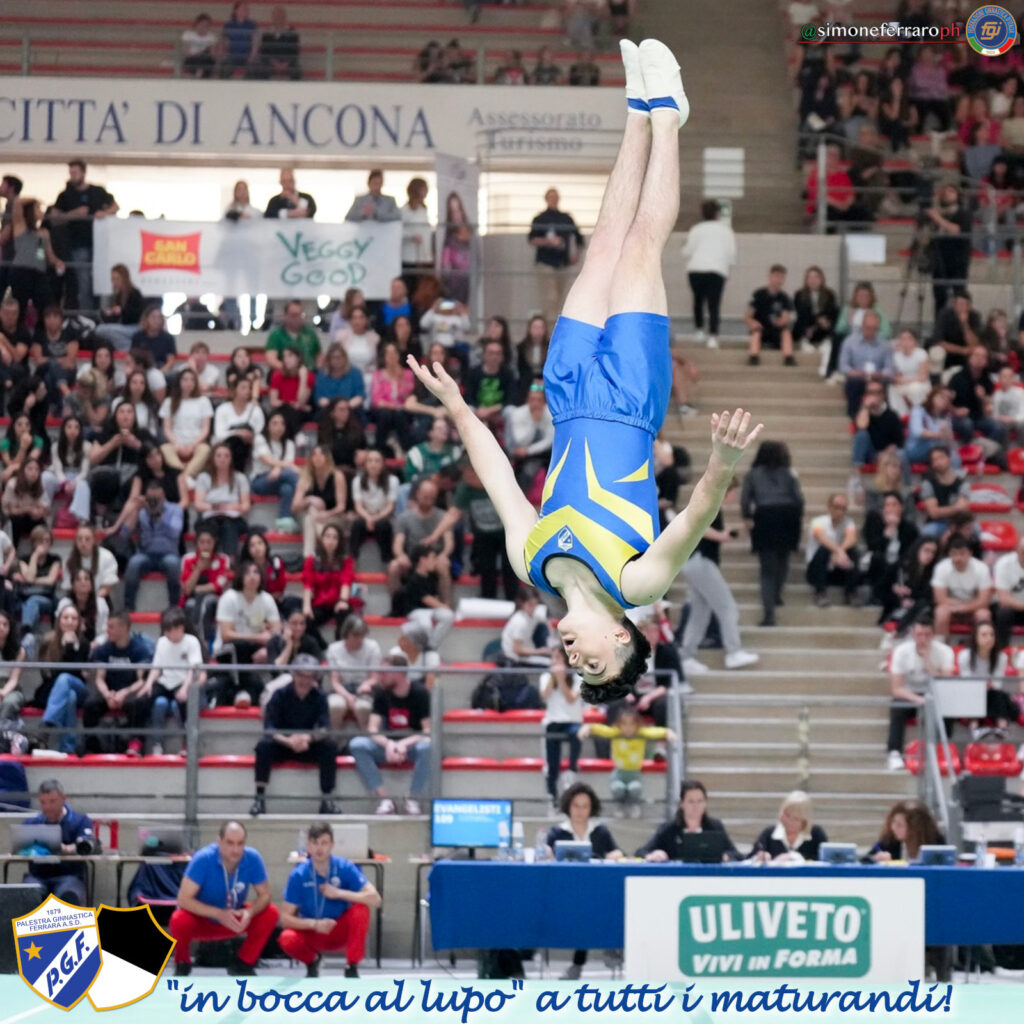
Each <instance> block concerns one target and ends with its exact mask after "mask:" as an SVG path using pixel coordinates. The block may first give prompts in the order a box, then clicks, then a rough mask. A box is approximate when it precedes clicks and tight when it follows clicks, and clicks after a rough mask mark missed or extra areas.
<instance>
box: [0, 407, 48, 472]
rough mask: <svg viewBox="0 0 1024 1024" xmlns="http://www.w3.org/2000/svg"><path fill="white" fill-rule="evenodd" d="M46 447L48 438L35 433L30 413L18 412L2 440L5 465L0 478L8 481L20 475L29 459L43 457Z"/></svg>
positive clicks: (0, 445) (1, 451) (1, 452)
mask: <svg viewBox="0 0 1024 1024" xmlns="http://www.w3.org/2000/svg"><path fill="white" fill-rule="evenodd" d="M45 447H46V439H45V438H44V437H42V436H40V435H39V434H36V433H34V431H33V430H32V421H31V420H30V419H29V416H28V414H27V413H23V412H22V413H18V415H17V416H15V417H13V418H12V420H11V422H10V424H9V426H8V427H7V433H6V434H5V436H4V438H3V440H2V441H0V459H2V460H3V466H4V468H3V473H2V474H0V480H2V481H3V482H4V483H7V481H9V480H11V479H13V478H14V477H16V476H17V475H18V473H19V472H20V471H21V467H22V466H23V465H24V464H25V463H26V462H27V461H28V460H29V459H41V458H42V455H43V451H44V449H45Z"/></svg>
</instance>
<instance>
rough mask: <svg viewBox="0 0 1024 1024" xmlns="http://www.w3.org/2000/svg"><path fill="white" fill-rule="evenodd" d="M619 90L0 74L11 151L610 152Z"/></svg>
mask: <svg viewBox="0 0 1024 1024" xmlns="http://www.w3.org/2000/svg"><path fill="white" fill-rule="evenodd" d="M625 114H626V104H625V103H624V102H623V97H622V90H621V89H618V88H604V89H602V88H574V89H568V88H566V87H565V86H531V87H530V88H528V89H523V88H521V87H515V86H500V85H489V86H486V87H475V86H471V85H419V84H417V85H402V84H385V83H380V82H374V83H368V84H363V83H352V82H345V83H325V82H302V83H301V84H295V85H293V84H292V83H281V82H203V81H196V80H194V79H174V80H170V81H165V80H162V79H140V80H132V81H125V80H124V79H118V80H116V81H114V80H110V79H102V78H76V79H74V81H73V83H72V81H71V80H70V79H67V78H36V77H34V76H32V77H18V78H0V146H2V147H3V152H4V156H5V158H7V159H10V158H11V157H15V156H32V157H36V156H46V157H51V158H53V159H58V158H62V157H63V158H70V157H72V156H78V157H97V158H98V157H103V158H108V159H109V158H111V157H114V158H116V159H124V158H126V157H139V156H153V155H157V156H165V157H177V156H189V155H200V154H201V155H203V156H219V157H226V158H237V157H250V158H251V157H254V156H255V157H263V158H264V159H266V160H268V161H273V162H274V163H277V162H280V161H282V160H287V159H289V158H293V157H314V158H316V157H320V158H334V159H337V158H338V157H346V156H360V157H366V158H371V157H372V158H373V159H374V160H375V161H376V160H380V159H382V158H383V159H387V158H389V157H399V156H401V157H412V158H420V159H432V158H433V156H434V154H435V153H438V152H444V153H452V154H454V155H456V156H463V157H467V158H473V157H476V156H477V155H479V154H483V153H486V154H487V155H488V156H490V157H491V159H492V160H494V159H500V157H501V156H502V155H508V156H509V157H510V158H519V159H520V160H521V159H522V158H523V157H530V156H535V157H543V158H545V159H547V160H552V159H555V160H557V159H560V158H564V159H565V161H566V162H567V163H572V162H574V161H578V160H580V159H591V160H593V159H597V160H600V161H601V162H602V163H608V162H610V159H611V155H610V152H609V149H608V140H607V138H606V137H604V138H602V136H603V135H605V134H606V133H607V132H609V131H612V130H614V131H619V130H621V128H622V125H623V124H624V123H625Z"/></svg>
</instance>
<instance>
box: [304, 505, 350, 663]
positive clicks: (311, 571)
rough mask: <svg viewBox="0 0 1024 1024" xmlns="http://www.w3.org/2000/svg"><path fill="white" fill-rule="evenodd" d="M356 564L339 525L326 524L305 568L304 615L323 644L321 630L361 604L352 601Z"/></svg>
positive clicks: (322, 645) (306, 561)
mask: <svg viewBox="0 0 1024 1024" xmlns="http://www.w3.org/2000/svg"><path fill="white" fill-rule="evenodd" d="M355 575H356V571H355V562H354V561H353V559H352V556H351V555H349V554H348V552H347V551H346V550H345V535H344V534H343V533H342V530H341V527H340V526H339V525H338V524H337V523H327V525H326V526H324V528H323V530H322V531H321V533H320V536H319V537H318V538H317V541H316V547H315V549H314V552H313V554H312V555H310V556H309V557H308V558H306V559H305V561H304V562H303V565H302V611H303V613H304V614H305V616H306V619H307V622H308V623H309V626H310V629H311V631H312V632H313V633H314V634H315V635H316V638H317V639H318V640H319V641H320V646H321V648H323V647H326V646H327V645H326V644H325V643H324V642H323V636H322V634H321V633H320V627H321V626H323V625H326V624H327V623H328V622H331V621H336V622H339V623H340V622H342V621H344V619H345V618H346V617H347V616H348V614H349V613H350V612H351V611H352V610H353V609H354V608H355V610H358V607H359V606H360V605H361V603H362V602H356V601H355V599H354V598H353V597H352V584H353V583H354V582H355Z"/></svg>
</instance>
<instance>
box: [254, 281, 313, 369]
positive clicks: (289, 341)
mask: <svg viewBox="0 0 1024 1024" xmlns="http://www.w3.org/2000/svg"><path fill="white" fill-rule="evenodd" d="M288 348H294V349H295V350H296V351H297V352H298V354H299V357H300V358H301V360H302V363H303V364H304V365H305V367H306V369H307V370H315V369H316V368H317V367H318V366H319V365H320V363H321V357H320V338H319V336H318V334H317V331H316V330H315V329H314V328H313V327H311V326H310V325H309V324H307V323H306V314H305V313H304V312H303V311H302V303H301V302H299V300H298V299H292V300H291V301H290V302H287V303H285V307H284V317H283V318H282V320H281V323H280V324H279V325H278V326H277V327H275V328H274V329H273V330H272V331H271V332H270V334H269V336H268V337H267V346H266V351H265V354H264V355H265V358H266V361H267V366H268V368H269V370H270V371H273V370H280V369H282V368H283V366H284V353H285V350H286V349H288ZM271 376H273V373H271Z"/></svg>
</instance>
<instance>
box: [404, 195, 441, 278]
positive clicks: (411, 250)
mask: <svg viewBox="0 0 1024 1024" xmlns="http://www.w3.org/2000/svg"><path fill="white" fill-rule="evenodd" d="M427 192H428V186H427V183H426V181H424V180H423V178H413V179H411V180H410V182H409V184H408V185H407V186H406V188H405V194H406V198H407V200H408V201H407V202H406V204H405V206H403V207H402V209H401V210H400V211H399V214H400V215H401V218H402V277H403V278H404V280H405V286H406V289H407V290H408V292H409V293H410V294H411V293H412V292H414V291H415V290H416V284H417V283H418V281H419V278H420V277H421V276H422V275H423V274H429V273H433V269H434V259H433V256H434V229H433V226H432V225H431V223H430V213H429V212H428V210H427V204H426V198H427Z"/></svg>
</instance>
